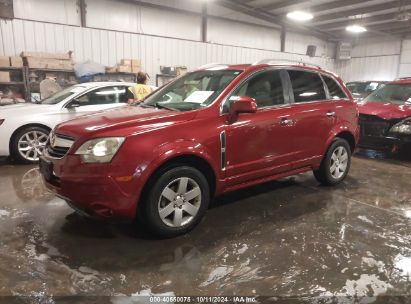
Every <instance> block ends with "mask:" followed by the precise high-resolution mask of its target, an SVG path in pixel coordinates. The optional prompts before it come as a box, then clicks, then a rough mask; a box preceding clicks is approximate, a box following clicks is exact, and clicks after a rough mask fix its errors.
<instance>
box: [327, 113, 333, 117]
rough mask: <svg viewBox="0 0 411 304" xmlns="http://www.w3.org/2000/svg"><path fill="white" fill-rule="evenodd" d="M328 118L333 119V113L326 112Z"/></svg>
mask: <svg viewBox="0 0 411 304" xmlns="http://www.w3.org/2000/svg"><path fill="white" fill-rule="evenodd" d="M326 115H327V116H328V117H334V116H335V112H327V114H326Z"/></svg>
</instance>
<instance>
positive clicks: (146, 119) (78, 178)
mask: <svg viewBox="0 0 411 304" xmlns="http://www.w3.org/2000/svg"><path fill="white" fill-rule="evenodd" d="M358 136H359V127H358V110H357V107H356V104H355V103H354V102H353V100H352V96H351V94H350V92H349V91H348V90H347V88H346V87H345V86H344V84H343V82H342V81H341V79H340V78H338V77H337V76H335V75H334V74H332V73H329V72H326V71H324V70H322V69H320V68H317V67H312V66H306V65H303V64H295V65H289V64H288V65H271V64H255V65H231V66H225V65H215V66H211V67H208V68H203V69H199V70H197V71H195V72H192V73H188V74H186V75H184V76H182V77H180V78H178V79H176V80H175V81H173V82H171V83H170V84H168V85H166V86H165V87H163V88H161V89H159V90H158V91H157V92H155V93H153V94H152V95H150V96H149V97H148V98H146V100H145V101H144V102H143V103H141V104H139V105H137V106H125V107H123V108H119V109H117V110H113V111H105V112H101V113H99V114H95V115H89V116H87V117H84V118H79V119H76V120H72V121H69V122H65V123H62V124H60V125H58V126H57V127H56V128H55V130H54V132H53V133H52V135H51V136H50V138H51V139H50V144H49V145H48V146H47V149H46V152H45V155H44V157H42V158H41V160H40V168H41V172H42V173H43V175H44V177H45V180H46V182H47V186H48V187H49V188H50V189H52V190H53V191H55V192H56V193H57V195H58V196H60V197H62V198H63V199H65V200H66V201H67V202H68V204H69V205H70V206H72V208H74V209H75V210H77V211H79V212H81V213H83V214H87V215H91V216H97V217H105V218H111V217H115V218H126V219H135V218H136V217H139V218H141V219H142V222H144V223H145V225H146V226H147V227H148V228H149V229H150V230H151V231H153V232H154V233H156V234H159V235H162V236H174V235H177V234H181V233H185V232H187V231H188V230H190V229H191V228H193V227H194V226H195V225H196V224H197V223H198V222H199V221H200V219H201V218H202V217H203V215H204V213H205V212H206V210H207V207H208V204H209V202H210V199H211V198H212V197H214V196H216V195H221V194H223V193H226V192H229V191H233V190H237V189H240V188H244V187H248V186H252V185H256V184H260V183H264V182H268V181H271V180H275V179H279V178H282V177H286V176H290V175H295V174H298V173H302V172H306V171H311V170H312V171H314V175H315V177H316V178H317V179H318V180H319V181H320V182H321V183H323V184H326V185H334V184H338V183H340V182H341V181H342V180H343V179H344V178H345V177H346V175H347V174H348V171H349V168H350V161H351V153H352V152H353V150H354V148H355V147H356V144H357V140H358Z"/></svg>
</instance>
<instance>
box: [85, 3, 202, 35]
mask: <svg viewBox="0 0 411 304" xmlns="http://www.w3.org/2000/svg"><path fill="white" fill-rule="evenodd" d="M87 26H88V27H92V28H99V29H108V30H115V31H123V32H132V33H142V34H147V35H157V36H166V37H174V38H182V39H188V40H200V37H201V17H199V16H197V15H194V14H185V15H183V14H181V13H177V12H173V11H167V12H166V11H165V10H162V9H157V8H150V7H145V6H140V5H135V4H130V3H124V2H120V1H106V0H103V1H101V0H88V1H87Z"/></svg>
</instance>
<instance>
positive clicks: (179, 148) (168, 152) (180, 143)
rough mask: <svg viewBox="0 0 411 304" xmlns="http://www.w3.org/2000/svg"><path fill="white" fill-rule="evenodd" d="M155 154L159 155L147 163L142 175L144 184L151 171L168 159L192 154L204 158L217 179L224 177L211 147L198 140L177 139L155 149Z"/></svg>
mask: <svg viewBox="0 0 411 304" xmlns="http://www.w3.org/2000/svg"><path fill="white" fill-rule="evenodd" d="M153 155H157V157H156V158H155V159H153V160H152V161H151V162H150V163H149V164H148V165H147V167H146V168H145V170H144V173H143V174H142V176H141V181H142V182H143V184H146V182H147V181H148V179H149V178H150V175H151V173H153V172H155V171H156V170H157V169H158V168H160V167H161V166H162V165H164V164H165V163H166V162H167V161H169V160H171V159H173V158H176V157H178V156H181V155H192V156H196V157H199V158H201V159H203V160H204V161H206V162H207V163H208V164H209V165H210V167H211V168H212V170H213V171H214V175H215V176H216V179H221V178H222V177H221V172H220V170H219V167H218V164H219V160H217V161H215V159H214V158H213V157H212V156H211V153H210V151H209V149H208V148H207V147H205V146H204V145H202V144H200V143H198V142H196V141H190V140H177V141H174V142H171V143H166V144H164V145H161V146H159V147H158V148H156V149H154V150H153Z"/></svg>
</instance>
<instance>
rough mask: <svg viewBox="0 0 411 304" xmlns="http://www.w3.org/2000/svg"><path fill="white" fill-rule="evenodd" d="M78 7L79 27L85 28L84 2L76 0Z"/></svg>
mask: <svg viewBox="0 0 411 304" xmlns="http://www.w3.org/2000/svg"><path fill="white" fill-rule="evenodd" d="M78 6H79V8H80V25H81V26H82V27H86V26H87V21H86V0H78Z"/></svg>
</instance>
